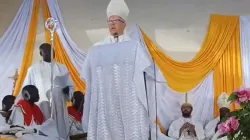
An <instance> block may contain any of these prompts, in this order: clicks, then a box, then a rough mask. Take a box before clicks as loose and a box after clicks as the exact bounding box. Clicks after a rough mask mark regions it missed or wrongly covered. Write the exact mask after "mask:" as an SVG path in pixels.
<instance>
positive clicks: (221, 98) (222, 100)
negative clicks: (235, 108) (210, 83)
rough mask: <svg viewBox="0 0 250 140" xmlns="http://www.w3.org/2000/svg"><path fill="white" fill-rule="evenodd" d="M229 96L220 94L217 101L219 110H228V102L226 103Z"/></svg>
mask: <svg viewBox="0 0 250 140" xmlns="http://www.w3.org/2000/svg"><path fill="white" fill-rule="evenodd" d="M228 98H229V96H228V95H227V94H226V93H225V92H223V93H221V95H220V96H219V98H218V100H217V104H218V106H219V107H220V108H222V107H226V108H229V109H230V104H231V103H230V102H229V101H228Z"/></svg>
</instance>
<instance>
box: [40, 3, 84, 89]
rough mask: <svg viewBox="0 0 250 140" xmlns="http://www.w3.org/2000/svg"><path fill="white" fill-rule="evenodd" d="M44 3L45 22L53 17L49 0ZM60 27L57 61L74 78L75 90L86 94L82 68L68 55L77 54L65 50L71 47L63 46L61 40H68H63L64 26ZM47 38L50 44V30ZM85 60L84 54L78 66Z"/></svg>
mask: <svg viewBox="0 0 250 140" xmlns="http://www.w3.org/2000/svg"><path fill="white" fill-rule="evenodd" d="M49 1H50V0H49ZM43 3H44V5H43V8H44V20H45V21H46V20H47V19H48V18H49V17H51V13H50V9H49V7H48V3H47V0H43ZM51 6H52V7H53V6H55V3H52V5H51ZM59 25H61V26H59V28H58V29H57V30H56V31H57V32H55V38H54V47H55V60H56V61H57V62H59V63H62V64H64V65H65V66H66V67H67V68H68V70H69V72H70V75H71V78H72V80H73V82H74V84H75V90H77V91H82V92H83V93H84V92H85V83H84V82H83V81H82V80H81V78H80V74H79V69H80V67H76V66H77V65H76V64H75V65H74V62H77V61H72V60H75V59H73V58H74V57H71V58H72V59H70V57H69V55H68V54H69V53H70V54H77V53H76V52H72V50H69V49H65V48H67V47H68V46H70V45H69V44H63V42H62V41H61V40H66V39H65V38H62V30H61V28H62V27H63V26H62V24H59ZM60 27H61V28H60ZM64 31H65V30H64ZM58 32H59V33H58ZM60 33H61V34H60ZM60 35H61V36H60ZM45 36H46V41H47V42H48V43H50V32H49V31H48V30H46V31H45ZM75 47H76V46H74V48H75ZM66 50H67V51H66ZM84 59H85V55H84V54H83V56H82V60H81V61H79V62H78V65H81V64H83V63H80V62H83V61H84ZM77 68H78V69H77Z"/></svg>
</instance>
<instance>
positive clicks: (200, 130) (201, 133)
mask: <svg viewBox="0 0 250 140" xmlns="http://www.w3.org/2000/svg"><path fill="white" fill-rule="evenodd" d="M195 131H196V135H197V138H198V139H199V140H203V139H205V133H204V129H203V126H202V124H201V123H199V122H197V123H196V124H195Z"/></svg>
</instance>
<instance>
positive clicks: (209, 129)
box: [205, 117, 220, 139]
mask: <svg viewBox="0 0 250 140" xmlns="http://www.w3.org/2000/svg"><path fill="white" fill-rule="evenodd" d="M219 121H220V117H217V118H215V119H213V120H211V121H209V122H208V124H207V125H206V126H205V135H206V138H208V139H211V138H212V137H213V136H214V135H215V128H216V126H217V124H218V123H219Z"/></svg>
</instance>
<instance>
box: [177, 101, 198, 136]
mask: <svg viewBox="0 0 250 140" xmlns="http://www.w3.org/2000/svg"><path fill="white" fill-rule="evenodd" d="M192 111H193V107H192V106H191V105H190V104H183V105H182V106H181V112H182V116H183V117H184V118H190V117H191V114H192ZM185 129H188V130H189V131H190V132H191V133H193V134H194V135H195V136H196V132H195V126H194V125H193V124H191V123H189V122H186V123H184V124H183V126H182V127H181V129H180V131H179V136H181V134H182V132H183V131H184V130H185Z"/></svg>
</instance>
